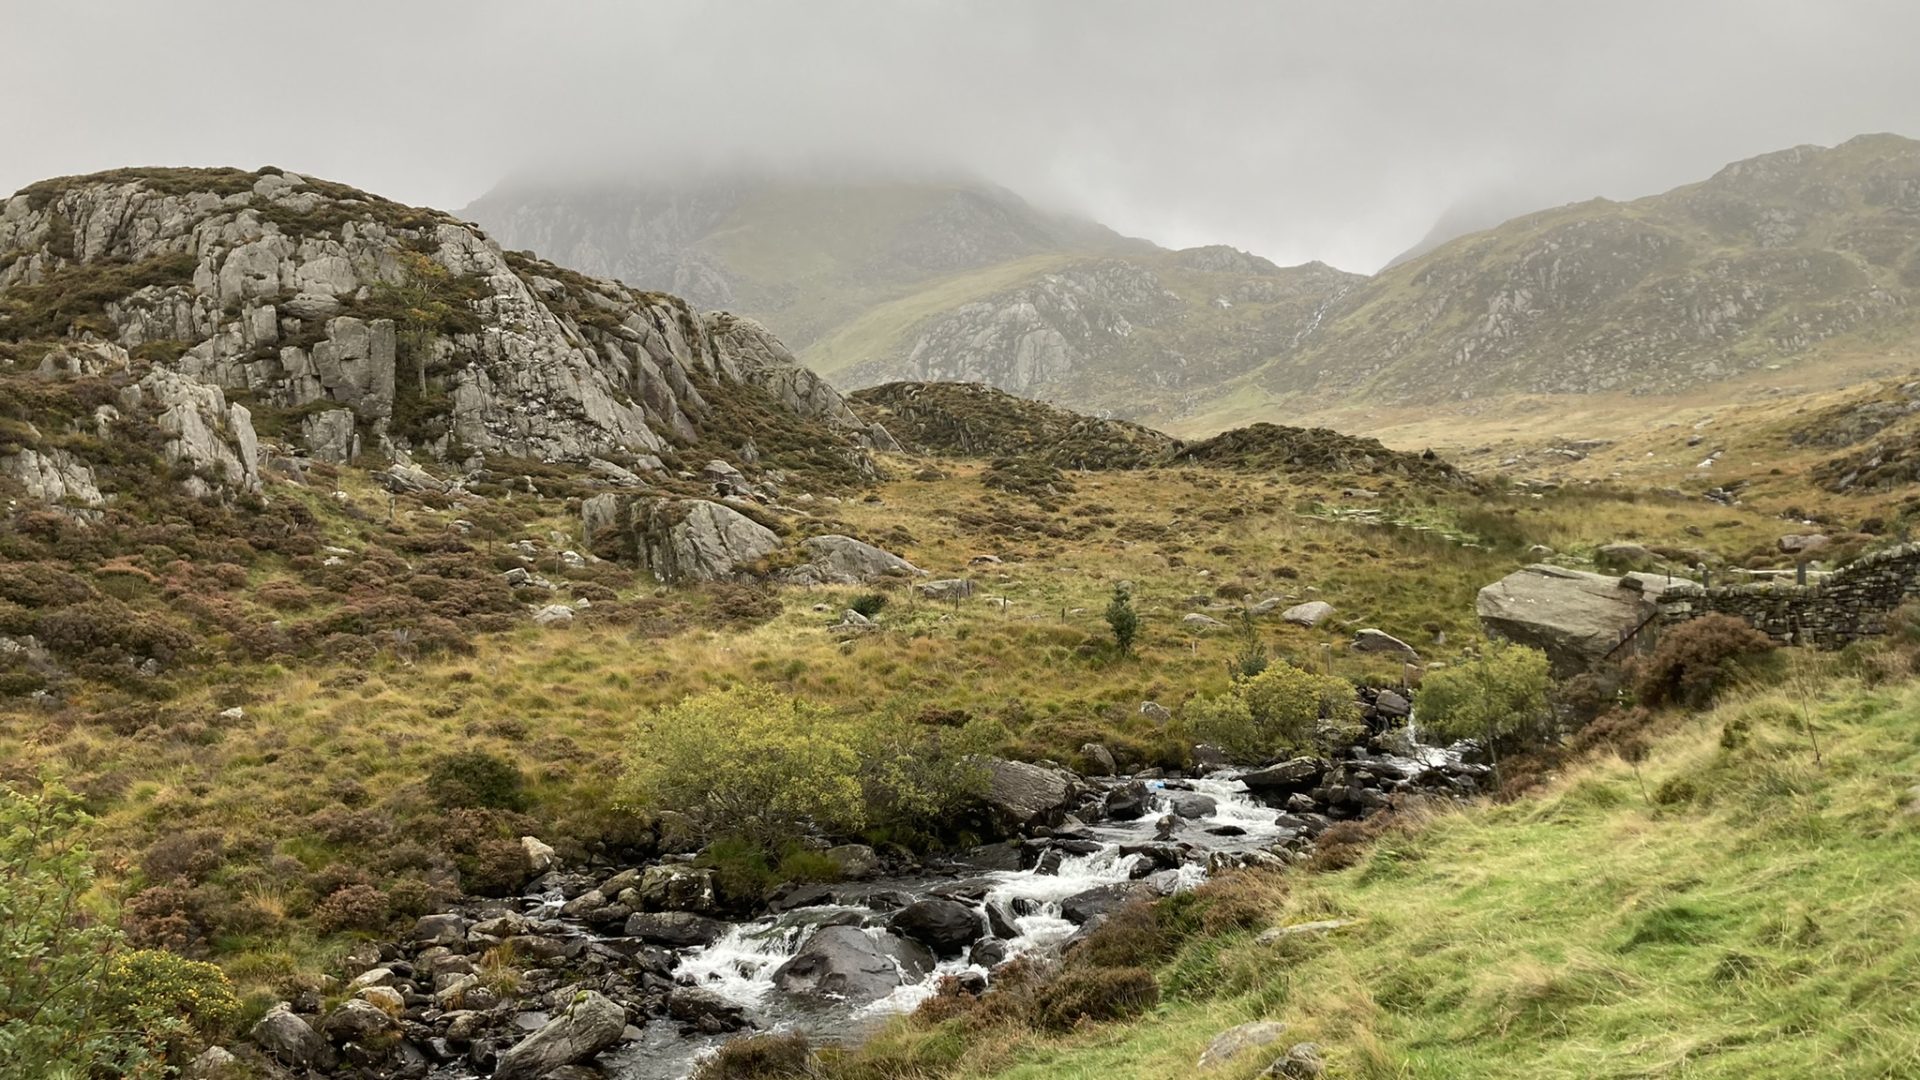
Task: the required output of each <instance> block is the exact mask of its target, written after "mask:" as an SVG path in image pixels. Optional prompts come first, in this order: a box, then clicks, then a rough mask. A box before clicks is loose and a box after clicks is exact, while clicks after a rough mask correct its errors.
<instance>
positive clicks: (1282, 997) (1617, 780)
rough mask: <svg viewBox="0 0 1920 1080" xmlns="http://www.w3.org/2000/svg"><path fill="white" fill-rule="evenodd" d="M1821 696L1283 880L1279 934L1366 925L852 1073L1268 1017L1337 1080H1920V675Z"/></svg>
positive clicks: (1139, 1066) (1588, 770)
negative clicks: (1816, 753)
mask: <svg viewBox="0 0 1920 1080" xmlns="http://www.w3.org/2000/svg"><path fill="white" fill-rule="evenodd" d="M1818 685H1819V689H1817V690H1810V691H1809V692H1808V693H1807V694H1806V695H1805V696H1804V697H1803V695H1802V694H1801V692H1800V691H1799V690H1798V689H1797V688H1796V687H1795V686H1792V685H1789V686H1786V687H1785V688H1776V689H1759V690H1749V691H1747V692H1744V693H1741V694H1738V695H1736V696H1735V697H1734V698H1733V699H1732V700H1730V701H1727V702H1726V703H1724V704H1723V705H1721V706H1720V707H1719V708H1717V709H1715V710H1713V711H1712V712H1709V713H1706V714H1702V715H1695V716H1689V717H1685V718H1680V719H1674V720H1672V721H1670V722H1671V723H1672V724H1673V725H1674V727H1673V729H1672V730H1670V731H1669V732H1668V733H1667V734H1666V735H1664V736H1663V737H1661V738H1660V739H1658V741H1657V742H1656V743H1655V746H1654V750H1653V753H1652V754H1651V755H1650V757H1649V758H1648V759H1647V761H1646V762H1645V763H1644V764H1643V765H1642V767H1641V768H1640V769H1639V770H1638V771H1637V772H1636V770H1635V769H1633V768H1632V767H1631V766H1629V765H1627V764H1625V763H1624V762H1622V761H1620V760H1618V759H1617V758H1609V759H1608V760H1603V761H1598V762H1591V763H1588V764H1585V765H1581V766H1578V767H1576V768H1573V769H1570V770H1569V771H1568V772H1567V773H1566V775H1564V776H1562V777H1561V778H1559V779H1557V780H1556V781H1554V782H1553V784H1552V785H1551V787H1550V788H1549V789H1548V790H1547V791H1546V792H1545V793H1544V794H1543V795H1541V796H1539V797H1530V798H1526V799H1523V800H1521V801H1518V802H1515V803H1512V804H1508V805H1499V806H1493V805H1481V806H1475V807H1472V808H1469V809H1465V810H1459V811H1449V812H1443V813H1437V814H1435V815H1434V816H1431V817H1429V818H1426V819H1425V820H1420V821H1418V822H1416V823H1414V824H1413V825H1412V826H1411V827H1410V828H1408V829H1406V830H1404V831H1396V832H1392V833H1389V834H1387V835H1386V836H1385V837H1384V838H1382V839H1381V840H1380V841H1379V842H1378V843H1377V844H1376V846H1375V847H1373V848H1372V849H1371V851H1370V852H1369V853H1368V854H1367V855H1366V856H1365V857H1364V858H1363V859H1362V860H1361V861H1360V862H1359V863H1358V864H1357V865H1354V866H1352V867H1351V868H1349V869H1345V870H1342V871H1339V872H1335V873H1325V874H1306V873H1291V872H1290V873H1287V874H1285V875H1283V876H1279V877H1278V878H1276V879H1275V880H1272V881H1268V882H1265V883H1263V884H1262V885H1261V890H1262V895H1264V896H1268V897H1272V898H1273V899H1272V900H1271V901H1270V903H1269V905H1268V908H1267V915H1268V918H1267V919H1266V920H1265V921H1266V922H1268V923H1269V924H1270V925H1273V926H1285V925H1289V924H1295V923H1301V922H1307V921H1312V920H1322V919H1344V920H1352V925H1351V926H1348V927H1346V928H1344V929H1340V930H1337V931H1334V932H1332V933H1329V934H1308V935H1300V936H1295V937H1287V938H1283V939H1281V940H1280V941H1278V942H1276V943H1273V944H1264V945H1263V944H1259V943H1257V942H1256V941H1255V934H1256V930H1257V927H1255V928H1249V929H1245V930H1234V931H1231V932H1227V933H1222V934H1215V935H1201V936H1198V937H1196V938H1194V939H1191V940H1189V941H1188V942H1187V943H1186V944H1185V945H1184V946H1183V947H1182V948H1181V949H1180V951H1179V952H1178V953H1177V954H1176V955H1175V956H1174V957H1173V959H1172V960H1171V961H1170V962H1167V963H1165V964H1164V965H1162V966H1160V967H1159V968H1158V970H1157V976H1158V980H1159V983H1160V986H1161V989H1162V993H1163V999H1162V1003H1161V1004H1160V1005H1159V1006H1158V1007H1157V1008H1156V1009H1155V1010H1154V1011H1152V1012H1151V1013H1149V1014H1148V1015H1146V1016H1144V1017H1142V1018H1141V1019H1139V1020H1138V1021H1135V1022H1131V1023H1127V1024H1114V1025H1105V1026H1089V1027H1084V1028H1083V1029H1082V1030H1080V1031H1077V1032H1075V1033H1072V1034H1068V1035H1065V1036H1046V1035H1040V1034H1036V1033H1034V1032H1032V1031H1030V1030H1027V1029H1025V1028H1020V1027H1014V1028H1009V1029H1003V1030H995V1031H992V1032H990V1033H982V1032H977V1031H964V1022H963V1021H948V1022H946V1023H944V1024H941V1025H937V1026H934V1027H931V1028H928V1027H924V1026H921V1025H919V1024H917V1023H906V1024H903V1025H901V1026H900V1027H899V1028H897V1029H896V1030H894V1031H892V1032H890V1033H889V1034H887V1035H886V1036H884V1037H883V1038H881V1039H879V1040H877V1041H876V1042H875V1043H874V1044H872V1045H871V1046H870V1047H869V1048H867V1050H866V1051H865V1052H864V1053H863V1054H862V1055H861V1056H860V1058H859V1060H858V1062H857V1063H850V1064H848V1065H847V1066H846V1072H847V1074H848V1075H856V1076H898V1077H905V1076H916V1077H928V1076H955V1077H987V1076H1004V1077H1020V1078H1034V1080H1037V1078H1040V1077H1046V1078H1049V1080H1065V1078H1078V1077H1087V1078H1093V1077H1099V1078H1102V1080H1112V1078H1119V1077H1139V1078H1142V1080H1146V1078H1158V1077H1166V1076H1176V1075H1182V1074H1185V1073H1187V1072H1190V1071H1192V1070H1193V1067H1194V1062H1195V1061H1196V1060H1197V1059H1198V1057H1199V1055H1200V1053H1201V1051H1202V1050H1203V1049H1204V1048H1205V1047H1206V1045H1207V1043H1208V1041H1209V1040H1210V1039H1211V1038H1212V1037H1213V1036H1214V1035H1215V1034H1217V1033H1218V1032H1220V1031H1222V1030H1224V1029H1226V1028H1228V1027H1231V1026H1233V1025H1235V1024H1239V1023H1243V1022H1245V1021H1248V1020H1253V1019H1262V1018H1265V1019H1275V1020H1280V1021H1284V1022H1285V1023H1287V1024H1288V1025H1289V1027H1290V1029H1291V1030H1290V1031H1289V1033H1288V1038H1287V1039H1286V1041H1285V1043H1283V1044H1282V1048H1284V1046H1285V1045H1286V1043H1291V1042H1295V1041H1312V1042H1316V1043H1318V1044H1320V1046H1321V1047H1322V1048H1323V1050H1324V1052H1325V1055H1326V1058H1327V1062H1328V1067H1329V1069H1328V1073H1329V1075H1331V1076H1345V1077H1370V1078H1372V1077H1379V1078H1385V1077H1422V1078H1428V1077H1462V1078H1465V1077H1474V1078H1486V1077H1516V1078H1518V1077H1527V1078H1539V1077H1567V1078H1573V1077H1583V1078H1584V1077H1653V1076H1675V1077H1680V1076H1684V1077H1709V1076H1711V1077H1753V1076H1849V1077H1853V1076H1858V1077H1869V1076H1914V1075H1920V1005H1916V1000H1920V999H1917V998H1916V994H1915V991H1916V989H1920V974H1916V972H1920V889H1916V869H1915V868H1916V867H1920V813H1916V810H1920V806H1916V805H1915V802H1914V798H1915V793H1914V792H1913V790H1912V789H1913V788H1914V785H1915V783H1916V781H1920V687H1916V686H1914V685H1913V684H1912V683H1910V682H1908V683H1901V684H1897V685H1892V686H1887V687H1878V688H1876V687H1870V686H1868V685H1865V684H1863V683H1862V682H1860V681H1858V680H1857V679H1854V678H1851V677H1847V676H1842V675H1838V674H1829V675H1825V676H1821V677H1819V678H1818ZM1803 709H1804V710H1805V711H1804V712H1803ZM1809 715H1810V716H1811V717H1812V719H1813V726H1814V731H1815V733H1816V734H1817V737H1818V740H1819V742H1820V748H1821V751H1822V760H1821V762H1820V763H1818V764H1816V762H1815V760H1814V757H1813V752H1812V749H1811V747H1810V744H1809V739H1808V735H1807V733H1806V730H1805V717H1806V716H1809ZM1272 1057H1273V1055H1272V1054H1271V1053H1270V1054H1266V1055H1264V1056H1263V1055H1260V1054H1253V1055H1249V1056H1248V1058H1247V1059H1246V1060H1245V1061H1244V1062H1236V1063H1234V1064H1233V1065H1231V1066H1228V1067H1224V1068H1221V1069H1219V1070H1217V1071H1216V1072H1215V1075H1219V1076H1223V1077H1230V1076H1232V1077H1237V1076H1245V1077H1252V1076H1254V1075H1256V1074H1257V1073H1258V1072H1259V1071H1260V1070H1261V1069H1263V1068H1264V1067H1265V1066H1266V1064H1267V1063H1268V1062H1269V1061H1271V1060H1272ZM1255 1059H1258V1060H1255Z"/></svg>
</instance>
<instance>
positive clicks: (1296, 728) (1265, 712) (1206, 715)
mask: <svg viewBox="0 0 1920 1080" xmlns="http://www.w3.org/2000/svg"><path fill="white" fill-rule="evenodd" d="M1359 719H1360V713H1359V707H1358V706H1357V705H1356V704H1355V703H1354V696H1353V685H1352V684H1351V683H1349V682H1347V681H1346V680H1345V679H1340V678H1335V677H1333V676H1331V675H1316V674H1314V673H1313V672H1310V671H1306V670H1303V669H1301V668H1297V667H1294V666H1293V665H1292V664H1288V663H1285V662H1280V663H1274V664H1271V665H1268V666H1267V667H1265V668H1263V669H1262V670H1261V671H1260V672H1259V673H1258V674H1256V675H1252V676H1241V677H1239V678H1236V679H1234V681H1233V685H1232V686H1231V687H1229V688H1228V689H1227V690H1226V691H1225V692H1223V693H1220V694H1215V695H1212V696H1210V697H1199V698H1195V699H1194V700H1193V701H1191V702H1189V703H1188V704H1187V707H1186V708H1185V709H1184V710H1182V712H1181V716H1180V724H1179V730H1180V732H1181V734H1182V735H1184V736H1185V737H1187V738H1189V739H1191V740H1192V741H1194V742H1204V743H1212V744H1213V745H1215V746H1218V747H1219V748H1221V749H1222V750H1225V751H1226V752H1227V753H1228V754H1229V755H1231V756H1232V757H1233V758H1234V759H1236V760H1239V761H1258V760H1264V759H1267V758H1272V757H1276V756H1278V755H1281V754H1286V753H1292V752H1295V751H1304V750H1309V749H1311V748H1313V747H1314V745H1315V743H1316V741H1317V739H1318V737H1319V736H1320V734H1321V732H1322V730H1323V729H1324V730H1325V731H1326V733H1327V734H1328V736H1330V737H1332V738H1336V739H1338V738H1343V737H1344V736H1345V734H1346V733H1348V732H1349V731H1350V730H1351V729H1352V728H1353V727H1354V726H1355V725H1357V724H1358V723H1359Z"/></svg>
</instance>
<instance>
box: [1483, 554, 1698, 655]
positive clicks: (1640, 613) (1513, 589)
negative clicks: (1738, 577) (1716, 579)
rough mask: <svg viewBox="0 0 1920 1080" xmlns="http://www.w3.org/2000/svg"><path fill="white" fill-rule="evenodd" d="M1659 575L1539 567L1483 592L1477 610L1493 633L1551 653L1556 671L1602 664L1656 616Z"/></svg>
mask: <svg viewBox="0 0 1920 1080" xmlns="http://www.w3.org/2000/svg"><path fill="white" fill-rule="evenodd" d="M1660 585H1661V581H1660V580H1659V579H1657V578H1655V577H1654V576H1653V575H1629V576H1628V577H1625V578H1622V577H1619V576H1616V575H1608V574H1589V573H1585V572H1583V571H1579V570H1568V569H1565V568H1563V567H1558V566H1548V565H1546V564H1544V563H1536V564H1534V565H1532V566H1529V567H1526V568H1525V569H1522V570H1516V571H1514V572H1513V573H1511V574H1508V575H1507V576H1506V577H1503V578H1501V579H1500V580H1499V581H1496V582H1494V583H1493V584H1491V585H1488V586H1487V587H1486V588H1484V589H1481V590H1480V595H1479V598H1478V599H1477V600H1476V601H1475V604H1474V607H1475V610H1476V611H1477V612H1478V613H1479V615H1480V624H1481V625H1482V626H1484V627H1485V628H1486V630H1487V633H1489V634H1493V635H1496V636H1499V637H1503V638H1506V639H1507V640H1508V641H1513V642H1517V643H1519V644H1521V645H1531V646H1533V647H1534V648H1536V649H1539V650H1541V651H1543V652H1545V653H1546V654H1547V658H1548V660H1550V661H1551V662H1552V663H1553V669H1554V672H1555V673H1556V674H1558V675H1560V676H1562V677H1565V676H1569V675H1577V674H1579V673H1580V672H1582V671H1587V670H1589V669H1591V668H1593V667H1594V666H1595V665H1597V664H1599V663H1600V662H1601V660H1602V659H1603V658H1605V657H1606V655H1607V654H1608V653H1609V652H1611V651H1612V650H1613V649H1614V647H1615V646H1617V645H1619V644H1620V640H1621V638H1622V637H1624V636H1625V635H1627V634H1629V633H1632V632H1633V630H1634V629H1635V628H1636V627H1638V626H1640V624H1642V623H1643V622H1645V621H1646V620H1647V618H1648V616H1650V615H1652V614H1653V613H1654V611H1655V604H1654V601H1655V598H1656V597H1657V595H1658V592H1659V587H1660Z"/></svg>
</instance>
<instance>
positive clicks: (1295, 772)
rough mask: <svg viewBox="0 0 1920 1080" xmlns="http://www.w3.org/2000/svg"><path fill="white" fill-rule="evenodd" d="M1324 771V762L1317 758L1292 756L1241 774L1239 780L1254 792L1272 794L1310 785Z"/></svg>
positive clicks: (1296, 789)
mask: <svg viewBox="0 0 1920 1080" xmlns="http://www.w3.org/2000/svg"><path fill="white" fill-rule="evenodd" d="M1325 771H1326V765H1325V763H1323V762H1321V761H1320V760H1319V759H1317V758H1306V757H1302V758H1293V759H1291V760H1288V761H1282V762H1280V763H1279V764H1277V765H1269V766H1267V767H1266V768H1264V769H1255V770H1253V771H1252V772H1249V773H1245V774H1242V775H1241V777H1240V782H1241V783H1243V784H1245V785H1246V786H1247V789H1248V790H1249V791H1252V792H1254V793H1255V794H1259V795H1272V794H1278V793H1280V792H1288V791H1298V790H1300V789H1302V788H1308V787H1312V786H1313V785H1314V784H1315V783H1316V782H1317V781H1318V780H1319V779H1320V776H1321V774H1322V773H1324V772H1325Z"/></svg>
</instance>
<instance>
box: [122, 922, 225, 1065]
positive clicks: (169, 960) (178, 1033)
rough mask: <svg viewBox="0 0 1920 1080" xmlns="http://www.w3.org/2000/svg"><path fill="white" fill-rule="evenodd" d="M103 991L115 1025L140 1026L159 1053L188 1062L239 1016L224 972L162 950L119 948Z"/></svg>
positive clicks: (139, 1029)
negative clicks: (122, 949) (126, 950)
mask: <svg viewBox="0 0 1920 1080" xmlns="http://www.w3.org/2000/svg"><path fill="white" fill-rule="evenodd" d="M105 991H106V1000H107V1008H108V1011H109V1014H110V1015H111V1016H112V1017H113V1018H114V1022H115V1024H116V1026H118V1027H120V1028H122V1029H123V1030H128V1031H137V1032H140V1033H141V1034H142V1038H143V1040H144V1041H145V1043H146V1046H147V1048H148V1049H149V1050H150V1051H151V1052H152V1053H153V1055H154V1056H155V1057H158V1058H163V1059H165V1060H167V1061H170V1062H176V1063H185V1062H186V1061H188V1060H191V1059H192V1057H193V1056H194V1055H195V1054H197V1053H199V1052H200V1051H201V1050H204V1049H206V1047H207V1045H208V1044H209V1043H211V1042H214V1041H216V1040H218V1039H220V1038H221V1037H222V1036H223V1035H225V1034H226V1033H227V1032H228V1031H230V1030H231V1029H232V1028H233V1027H234V1025H235V1023H236V1022H237V1021H238V1020H239V1019H240V999H239V998H238V997H237V996H235V995H234V992H233V984H232V983H230V982H228V981H227V975H226V972H224V971H221V970H220V969H219V968H218V967H216V966H214V965H213V964H208V963H202V962H200V961H198V960H187V959H184V958H182V957H180V956H176V955H175V954H173V953H170V952H167V951H165V950H163V949H138V950H134V951H130V952H120V953H116V954H115V955H114V956H113V958H112V959H110V960H108V961H107V967H106V981H105Z"/></svg>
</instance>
